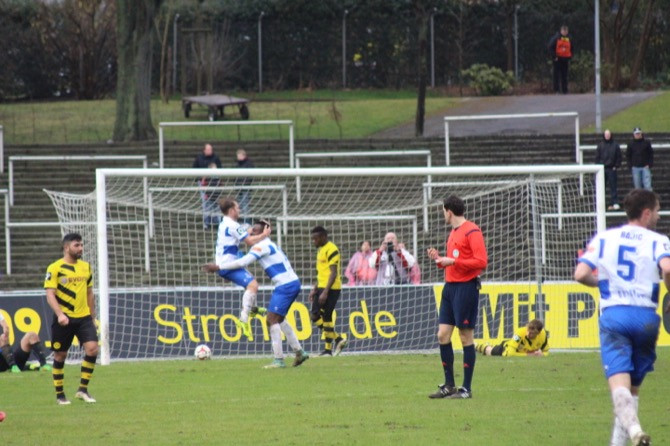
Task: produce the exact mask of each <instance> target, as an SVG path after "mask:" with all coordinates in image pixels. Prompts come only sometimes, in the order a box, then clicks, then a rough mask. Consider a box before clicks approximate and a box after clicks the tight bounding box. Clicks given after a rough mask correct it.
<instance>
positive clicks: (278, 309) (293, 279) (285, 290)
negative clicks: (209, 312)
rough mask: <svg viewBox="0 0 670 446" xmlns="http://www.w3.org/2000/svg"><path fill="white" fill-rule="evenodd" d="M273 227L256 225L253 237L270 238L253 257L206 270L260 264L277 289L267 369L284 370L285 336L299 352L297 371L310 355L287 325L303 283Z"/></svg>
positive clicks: (253, 250) (263, 223)
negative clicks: (273, 234) (271, 356)
mask: <svg viewBox="0 0 670 446" xmlns="http://www.w3.org/2000/svg"><path fill="white" fill-rule="evenodd" d="M270 232H271V230H270V224H269V223H268V222H267V221H264V220H261V221H259V222H256V223H255V224H254V225H253V226H252V228H251V234H252V235H259V234H267V235H268V237H266V238H264V239H263V240H261V241H260V242H258V243H256V244H255V245H254V246H252V247H251V249H250V250H249V253H248V254H247V255H245V256H244V257H242V258H241V259H237V260H235V261H232V262H226V263H221V264H218V265H217V264H215V263H208V264H206V265H205V266H204V267H203V268H204V270H205V271H207V272H210V273H219V274H220V271H228V270H235V269H240V268H246V267H247V266H248V265H250V264H252V263H253V262H256V261H258V262H259V263H260V264H261V266H262V267H263V269H264V270H265V274H267V275H268V277H269V278H270V279H271V280H272V284H273V285H274V286H275V289H274V290H273V291H272V296H271V297H270V304H269V305H268V307H267V324H268V328H269V330H270V338H271V339H272V352H273V353H274V358H275V359H274V361H273V362H272V363H271V364H270V365H267V366H265V368H284V367H286V364H285V363H284V352H283V351H282V340H281V333H282V332H283V333H284V335H285V336H286V340H287V341H288V344H289V345H290V346H291V348H292V349H293V351H294V352H295V360H294V361H293V366H294V367H297V366H299V365H300V364H302V363H303V362H305V361H306V360H307V359H309V355H308V354H307V353H306V352H305V351H304V350H303V349H302V346H301V345H300V342H299V341H298V337H297V336H296V334H295V331H293V328H292V327H291V326H290V325H289V324H288V322H286V320H285V317H286V313H288V309H289V308H290V306H291V304H292V303H293V302H294V301H295V299H296V298H297V297H298V295H299V294H300V287H301V284H300V279H298V276H297V275H296V273H295V272H294V271H293V267H292V266H291V263H290V262H289V260H288V257H286V255H285V254H284V252H283V251H282V250H281V249H280V248H279V247H278V246H277V245H275V244H274V243H273V242H272V240H270V237H269V234H270Z"/></svg>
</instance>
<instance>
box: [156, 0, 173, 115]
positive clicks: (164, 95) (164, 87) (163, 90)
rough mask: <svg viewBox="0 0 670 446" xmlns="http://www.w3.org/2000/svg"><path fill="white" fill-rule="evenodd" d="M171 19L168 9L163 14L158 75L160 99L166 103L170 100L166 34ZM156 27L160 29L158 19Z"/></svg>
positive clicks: (170, 12)
mask: <svg viewBox="0 0 670 446" xmlns="http://www.w3.org/2000/svg"><path fill="white" fill-rule="evenodd" d="M171 21H172V11H171V10H168V12H167V14H166V15H165V24H164V26H163V33H162V35H161V36H160V38H161V66H160V76H159V82H158V83H159V85H160V94H161V99H162V100H163V102H164V103H166V104H167V103H168V102H169V101H170V93H169V92H170V87H169V85H170V77H169V74H170V67H169V65H168V63H169V59H170V57H169V55H170V53H169V52H168V50H169V48H170V46H169V45H168V36H169V30H170V22H171ZM156 29H157V30H160V21H159V20H157V21H156Z"/></svg>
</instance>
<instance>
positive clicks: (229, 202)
mask: <svg viewBox="0 0 670 446" xmlns="http://www.w3.org/2000/svg"><path fill="white" fill-rule="evenodd" d="M219 207H220V208H221V212H222V213H223V221H221V224H220V225H219V232H218V234H217V238H216V258H215V261H216V265H223V264H224V263H227V262H232V261H234V260H237V258H238V256H237V253H238V252H239V245H240V243H242V242H244V243H246V244H247V245H248V246H252V245H254V244H255V243H258V242H259V241H260V240H262V239H264V238H265V237H267V236H268V235H269V234H270V228H269V227H268V228H265V230H264V231H261V232H260V233H258V234H255V235H249V233H248V232H247V230H246V229H245V228H244V227H242V226H241V225H240V224H239V223H238V222H237V219H238V218H239V217H240V206H239V204H237V201H235V200H234V199H232V198H230V197H227V198H222V199H220V200H219ZM216 272H218V273H219V276H221V277H223V278H224V279H226V280H229V281H231V282H233V283H235V284H236V285H239V286H241V287H242V288H244V289H245V291H244V295H243V296H242V311H241V312H240V319H239V321H237V320H235V324H237V326H238V327H239V328H240V330H242V333H243V334H244V335H245V336H246V337H247V338H248V339H249V340H250V341H252V340H253V335H252V334H251V324H250V323H249V320H250V319H251V318H253V317H254V316H255V315H256V314H257V313H258V314H264V313H265V311H266V310H265V308H259V307H256V306H255V305H256V294H257V293H258V282H256V279H255V278H254V276H253V275H252V274H251V273H250V272H249V271H247V270H246V269H244V267H240V268H237V269H229V270H221V271H219V270H217V271H216Z"/></svg>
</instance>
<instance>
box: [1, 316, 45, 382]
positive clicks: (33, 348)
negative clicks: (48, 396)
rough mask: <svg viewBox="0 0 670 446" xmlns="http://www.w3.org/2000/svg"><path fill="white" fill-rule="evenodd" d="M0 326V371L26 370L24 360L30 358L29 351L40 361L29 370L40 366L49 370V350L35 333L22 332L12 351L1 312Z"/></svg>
mask: <svg viewBox="0 0 670 446" xmlns="http://www.w3.org/2000/svg"><path fill="white" fill-rule="evenodd" d="M0 327H2V334H0V353H1V354H0V372H4V371H5V370H11V372H12V373H20V372H21V371H22V370H26V362H27V361H28V358H30V352H35V355H36V356H37V359H38V360H39V362H40V365H39V367H30V370H39V369H40V368H41V369H42V370H45V371H51V366H50V365H49V364H47V356H49V352H48V351H47V350H46V348H44V346H43V345H42V343H41V342H40V338H39V336H38V335H37V333H35V332H34V331H29V332H28V333H26V334H24V335H23V337H22V338H21V342H20V343H19V345H17V346H16V347H14V350H13V351H12V348H11V345H9V336H8V333H9V326H8V325H7V321H5V318H4V317H3V316H2V313H0Z"/></svg>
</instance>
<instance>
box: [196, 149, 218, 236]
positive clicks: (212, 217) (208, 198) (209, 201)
mask: <svg viewBox="0 0 670 446" xmlns="http://www.w3.org/2000/svg"><path fill="white" fill-rule="evenodd" d="M208 167H209V168H210V169H216V163H214V162H212V163H209V166H208ZM220 184H221V181H220V180H219V179H218V178H209V177H203V178H202V179H201V180H200V186H202V187H203V190H202V191H201V193H202V194H204V198H205V199H204V200H203V202H202V215H203V228H204V229H210V228H212V229H217V228H218V227H219V223H221V213H220V211H219V196H220V195H221V191H220V190H216V189H215V188H216V187H217V186H219V185H220Z"/></svg>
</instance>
